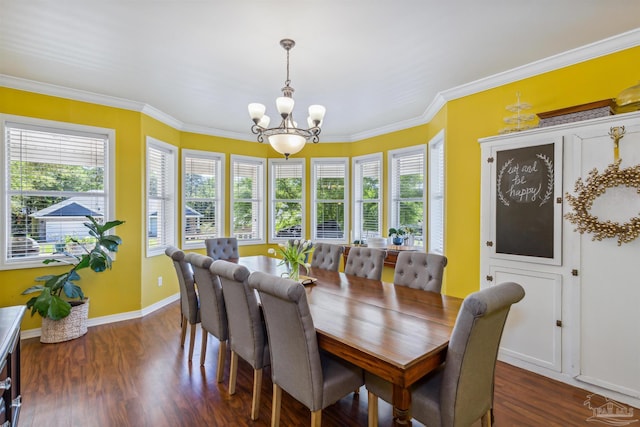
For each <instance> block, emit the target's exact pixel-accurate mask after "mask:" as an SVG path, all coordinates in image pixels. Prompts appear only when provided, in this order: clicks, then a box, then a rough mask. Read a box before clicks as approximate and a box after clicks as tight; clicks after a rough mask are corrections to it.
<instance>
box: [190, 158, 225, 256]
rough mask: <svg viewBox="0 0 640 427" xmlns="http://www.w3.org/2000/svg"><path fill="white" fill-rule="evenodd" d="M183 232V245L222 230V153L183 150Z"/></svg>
mask: <svg viewBox="0 0 640 427" xmlns="http://www.w3.org/2000/svg"><path fill="white" fill-rule="evenodd" d="M182 162H183V163H182V165H183V166H182V184H183V190H182V194H183V199H184V202H183V205H182V236H183V246H184V247H191V248H194V247H198V248H200V247H204V240H205V239H210V238H216V237H221V236H223V234H224V218H223V214H222V205H223V204H224V190H223V189H224V155H223V154H216V153H209V152H205V151H195V150H182Z"/></svg>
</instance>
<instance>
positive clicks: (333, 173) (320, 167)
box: [311, 158, 349, 242]
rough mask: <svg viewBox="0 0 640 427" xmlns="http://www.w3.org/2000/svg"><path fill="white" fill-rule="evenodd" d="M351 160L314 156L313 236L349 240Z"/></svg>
mask: <svg viewBox="0 0 640 427" xmlns="http://www.w3.org/2000/svg"><path fill="white" fill-rule="evenodd" d="M347 162H348V159H346V158H338V159H330V158H327V159H311V168H312V171H313V172H312V173H313V178H312V182H313V213H312V227H313V231H312V239H313V240H321V241H329V242H347V232H346V230H347V227H348V222H347V212H346V209H345V206H347V199H348V196H349V195H348V189H349V187H348V179H347V173H348V163H347Z"/></svg>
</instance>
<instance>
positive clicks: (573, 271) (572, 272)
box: [571, 268, 578, 276]
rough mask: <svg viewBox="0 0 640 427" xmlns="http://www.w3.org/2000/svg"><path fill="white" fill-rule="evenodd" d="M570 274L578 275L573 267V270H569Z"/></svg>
mask: <svg viewBox="0 0 640 427" xmlns="http://www.w3.org/2000/svg"><path fill="white" fill-rule="evenodd" d="M571 275H572V276H577V275H578V270H576V269H575V268H574V269H573V270H571Z"/></svg>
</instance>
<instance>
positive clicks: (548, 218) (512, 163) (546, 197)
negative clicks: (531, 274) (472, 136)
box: [483, 135, 562, 265]
mask: <svg viewBox="0 0 640 427" xmlns="http://www.w3.org/2000/svg"><path fill="white" fill-rule="evenodd" d="M487 166H488V167H489V168H491V172H490V175H491V178H490V183H489V186H490V206H489V209H490V225H489V226H490V234H489V235H490V241H489V242H488V243H487V244H488V245H489V247H490V248H491V249H490V254H489V256H490V257H491V258H498V259H504V260H512V261H519V262H532V263H536V264H550V265H560V264H561V258H562V254H561V252H562V250H561V242H562V240H561V239H562V235H561V233H560V227H561V224H562V203H561V200H562V138H561V137H549V136H538V135H536V136H528V137H520V138H514V139H513V140H510V141H508V142H507V143H505V144H501V145H494V146H492V147H491V152H490V157H489V158H488V159H487ZM483 209H484V208H483Z"/></svg>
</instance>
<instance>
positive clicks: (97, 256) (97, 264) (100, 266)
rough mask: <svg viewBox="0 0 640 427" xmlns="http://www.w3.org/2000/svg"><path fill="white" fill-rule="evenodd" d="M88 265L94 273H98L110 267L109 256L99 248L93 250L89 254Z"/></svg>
mask: <svg viewBox="0 0 640 427" xmlns="http://www.w3.org/2000/svg"><path fill="white" fill-rule="evenodd" d="M89 266H90V267H91V269H92V270H93V271H95V272H96V273H100V272H101V271H105V270H106V269H107V268H111V258H110V257H109V255H107V254H106V253H104V252H102V251H100V250H93V251H91V255H90V256H89Z"/></svg>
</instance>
